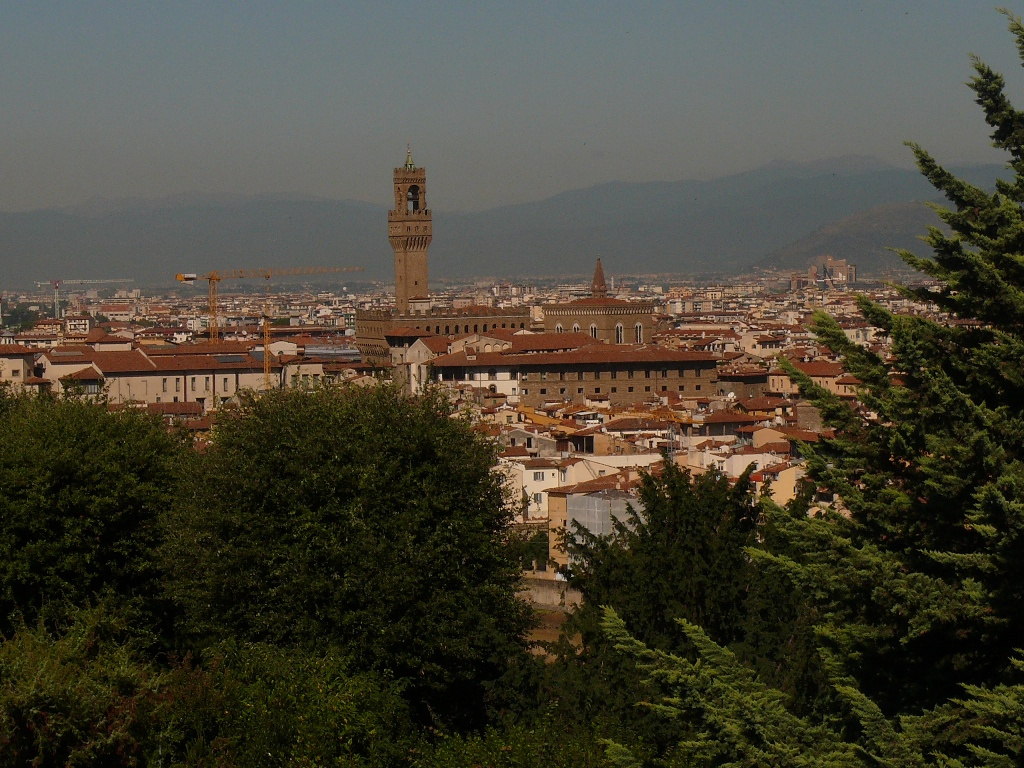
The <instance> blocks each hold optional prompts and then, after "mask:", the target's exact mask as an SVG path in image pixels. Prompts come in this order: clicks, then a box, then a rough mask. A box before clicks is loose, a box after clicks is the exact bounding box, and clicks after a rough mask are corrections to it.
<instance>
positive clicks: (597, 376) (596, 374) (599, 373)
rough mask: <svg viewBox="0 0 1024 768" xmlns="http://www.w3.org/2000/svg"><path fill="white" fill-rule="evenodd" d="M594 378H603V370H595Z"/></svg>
mask: <svg viewBox="0 0 1024 768" xmlns="http://www.w3.org/2000/svg"><path fill="white" fill-rule="evenodd" d="M594 378H595V379H600V378H601V372H600V371H594Z"/></svg>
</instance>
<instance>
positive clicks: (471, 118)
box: [0, 0, 1024, 210]
mask: <svg viewBox="0 0 1024 768" xmlns="http://www.w3.org/2000/svg"><path fill="white" fill-rule="evenodd" d="M1010 5H1011V7H1013V9H1014V10H1015V11H1018V12H1024V7H1022V8H1020V9H1018V8H1016V6H1015V5H1014V4H1012V3H1011V4H1010ZM968 53H976V54H978V55H980V56H981V57H982V58H983V59H984V60H986V61H987V62H988V63H989V64H991V65H993V66H994V67H996V68H997V69H999V70H1000V71H1002V72H1004V73H1005V74H1006V75H1007V77H1008V80H1009V84H1010V91H1011V93H1012V94H1020V93H1024V87H1022V85H1024V71H1021V69H1020V64H1019V61H1018V60H1017V58H1016V53H1015V49H1014V46H1013V40H1012V38H1011V37H1010V35H1009V33H1008V32H1007V31H1006V19H1005V18H1004V17H1003V16H1001V15H1000V14H998V13H996V12H995V10H994V8H993V5H991V4H989V3H982V2H967V1H965V0H960V1H959V2H949V1H945V0H928V2H924V0H918V1H917V2H909V1H905V0H879V1H878V2H852V1H850V0H844V1H843V2H839V1H835V2H827V1H825V0H814V1H806V2H805V1H800V2H796V1H785V0H777V1H776V2H769V1H768V0H764V2H739V1H735V2H726V1H723V0H699V1H698V0H691V1H687V2H683V1H678V2H665V3H655V2H629V3H626V2H622V3H611V2H599V1H597V0H588V1H587V2H559V1H558V0H548V1H547V2H536V3H519V2H490V1H487V0H481V1H479V2H467V3H455V2H447V3H441V2H435V3H431V2H419V3H408V4H405V3H402V4H399V3H391V2H383V1H382V0H371V1H369V2H353V1H351V0H350V1H347V2H346V1H342V2H337V1H335V2H322V3H312V2H298V1H296V0H292V1H290V2H277V3H268V2H258V1H256V0H247V2H244V3H243V2H232V3H228V2H215V1H213V0H207V1H206V2H174V3H163V2H138V0H135V1H134V2H123V3H121V2H96V3H92V2H90V3H85V2H58V1H57V0H47V2H20V1H16V0H5V1H4V2H2V4H0V146H2V154H0V209H2V210H23V209H29V208H37V207H47V206H55V205H68V204H76V203H80V202H83V201H86V200H88V199H91V198H96V197H100V198H111V197H112V198H119V197H129V196H144V197H160V196H164V195H170V194H177V193H182V192H191V191H200V192H210V193H241V194H260V193H269V194H297V195H303V196H306V195H309V196H318V197H330V198H352V199H359V200H367V201H373V202H379V203H388V202H389V201H390V178H389V177H390V173H391V168H392V167H393V166H394V165H396V164H399V163H400V162H401V161H402V160H403V159H404V154H405V143H406V140H407V139H410V140H411V141H412V147H413V155H414V157H415V159H416V161H417V163H418V164H420V165H425V166H426V167H427V169H428V173H429V181H430V192H429V200H430V204H431V207H433V208H436V209H443V210H452V209H472V208H483V207H490V206H493V205H499V204H504V203H514V202H522V201H527V200H535V199H539V198H542V197H546V196H548V195H551V194H554V193H556V192H559V191H562V190H565V189H572V188H576V187H582V186H589V185H592V184H596V183H600V182H604V181H610V180H616V179H620V180H630V181H644V180H653V179H680V178H694V177H697V178H708V177H712V176H717V175H721V174H725V173H731V172H735V171H740V170H746V169H749V168H753V167H756V166H758V165H762V164H765V163H768V162H771V161H773V160H812V159H818V158H824V157H829V156H833V155H842V154H850V153H856V154H868V155H875V156H878V157H881V158H883V159H885V160H889V161H892V162H898V163H901V164H908V162H909V161H908V151H907V150H906V149H905V148H904V147H903V146H902V144H901V142H902V141H903V140H904V139H914V140H916V141H918V142H920V143H922V144H924V145H925V146H926V147H927V148H929V149H930V150H932V151H933V153H934V154H936V155H937V156H939V157H940V159H943V160H945V161H949V162H952V161H992V160H1001V159H1002V157H1001V155H999V154H997V153H995V152H994V151H993V150H991V149H990V148H989V142H988V138H987V132H986V130H985V126H984V124H983V123H982V121H981V118H980V112H979V110H978V108H977V107H976V106H975V105H974V104H973V101H972V98H971V96H972V94H971V92H970V91H969V90H968V89H967V88H966V87H965V86H964V85H963V83H964V82H965V81H966V80H967V78H968V77H969V76H970V74H971V70H970V66H969V59H968Z"/></svg>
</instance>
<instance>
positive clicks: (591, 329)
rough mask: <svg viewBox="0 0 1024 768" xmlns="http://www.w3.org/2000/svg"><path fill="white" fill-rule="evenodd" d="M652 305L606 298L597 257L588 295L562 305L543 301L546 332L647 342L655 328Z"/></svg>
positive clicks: (619, 341) (613, 342) (617, 340)
mask: <svg viewBox="0 0 1024 768" xmlns="http://www.w3.org/2000/svg"><path fill="white" fill-rule="evenodd" d="M656 309H657V308H656V307H655V305H654V304H653V303H651V302H633V301H622V300H620V299H613V298H609V296H608V286H607V284H606V283H605V277H604V267H603V266H602V265H601V259H598V260H597V265H596V267H595V268H594V279H593V280H592V281H591V286H590V298H587V299H578V300H576V301H570V302H567V303H565V304H545V305H544V308H543V311H544V330H545V331H546V332H547V333H570V332H572V333H588V334H590V335H591V336H592V337H593V338H595V339H598V340H599V341H604V342H607V343H608V344H647V343H650V341H651V337H652V335H653V333H654V331H655V329H656V324H655V312H656Z"/></svg>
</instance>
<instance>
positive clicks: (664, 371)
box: [661, 368, 668, 379]
mask: <svg viewBox="0 0 1024 768" xmlns="http://www.w3.org/2000/svg"><path fill="white" fill-rule="evenodd" d="M661 378H663V379H666V378H668V368H662V369H661Z"/></svg>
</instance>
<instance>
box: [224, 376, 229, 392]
mask: <svg viewBox="0 0 1024 768" xmlns="http://www.w3.org/2000/svg"><path fill="white" fill-rule="evenodd" d="M224 391H225V392H227V391H228V377H227V376H225V377H224Z"/></svg>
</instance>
